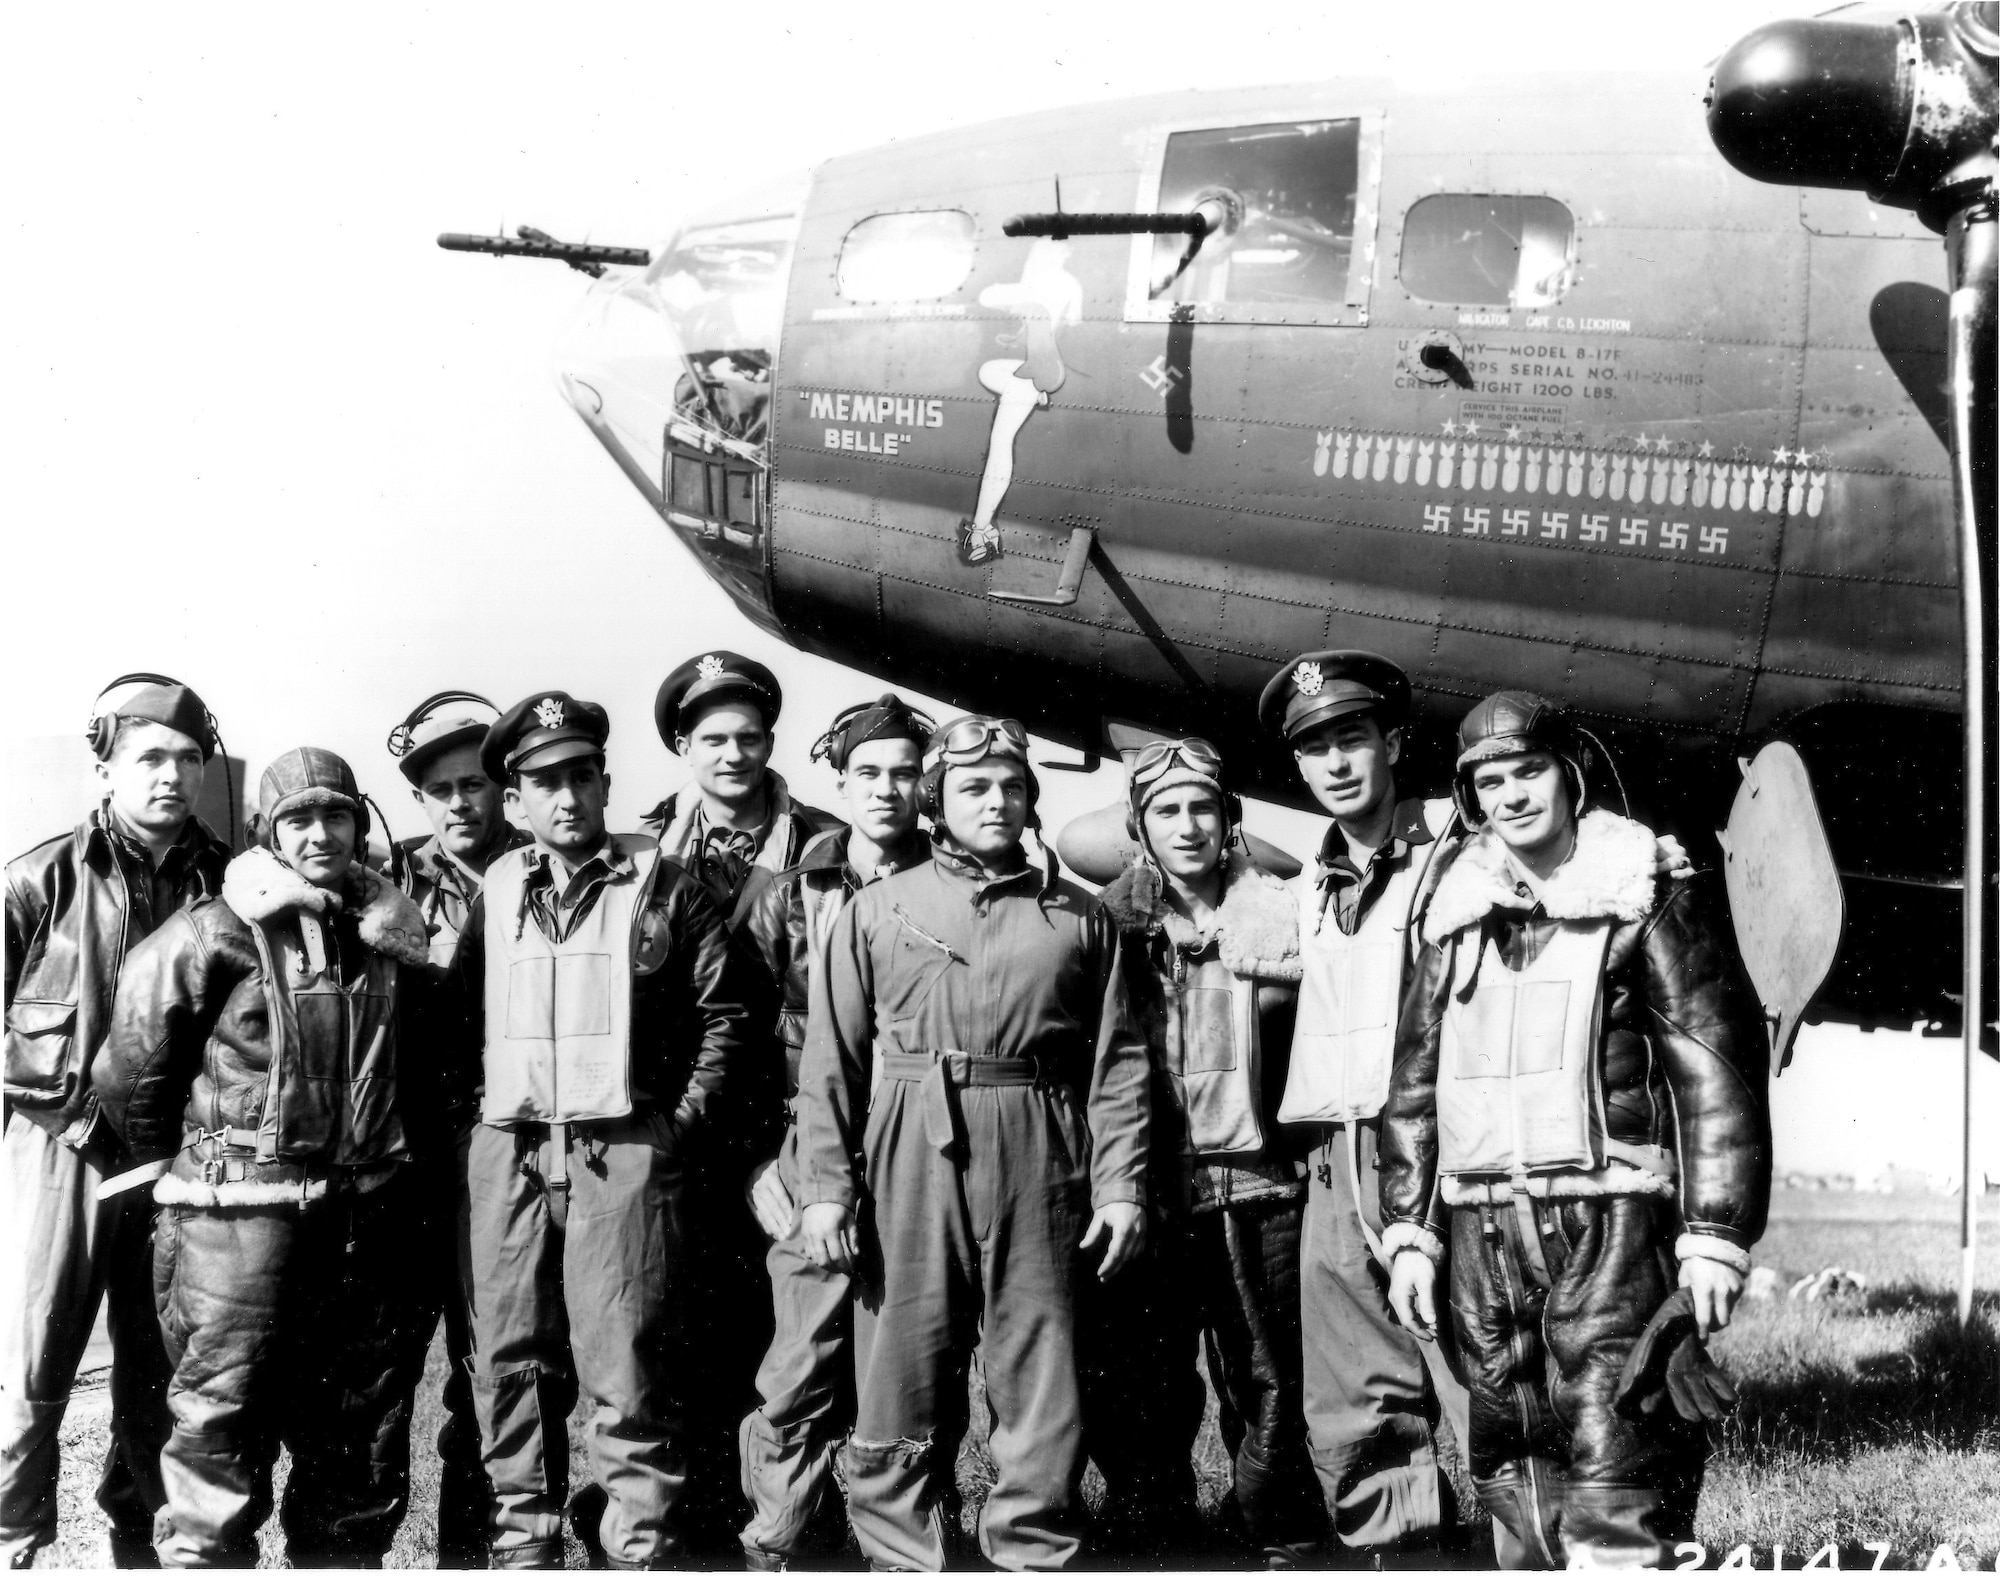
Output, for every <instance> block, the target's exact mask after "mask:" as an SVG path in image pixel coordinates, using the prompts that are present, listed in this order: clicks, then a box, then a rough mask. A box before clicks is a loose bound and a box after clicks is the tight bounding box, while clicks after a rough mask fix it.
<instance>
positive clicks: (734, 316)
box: [643, 213, 799, 444]
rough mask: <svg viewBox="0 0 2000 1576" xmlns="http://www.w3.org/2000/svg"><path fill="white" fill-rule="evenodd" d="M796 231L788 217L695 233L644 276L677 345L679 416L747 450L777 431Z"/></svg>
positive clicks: (700, 228) (687, 233)
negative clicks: (776, 395)
mask: <svg viewBox="0 0 2000 1576" xmlns="http://www.w3.org/2000/svg"><path fill="white" fill-rule="evenodd" d="M798 223H799V221H798V215H797V214H790V213H788V214H773V215H768V216H760V217H755V218H744V219H737V220H732V221H729V222H726V223H720V224H704V225H697V226H692V227H690V228H688V229H686V230H683V231H681V233H680V234H679V235H677V236H676V237H675V238H674V241H673V244H672V245H671V246H669V247H667V248H666V250H665V251H663V252H662V253H661V254H660V255H659V257H658V258H656V259H655V260H654V262H653V265H652V267H651V268H650V269H648V270H647V272H646V278H645V282H644V286H643V288H645V289H646V290H648V291H649V292H650V293H651V295H652V297H653V300H654V301H655V302H656V303H657V305H658V307H659V309H660V311H661V313H662V315H664V316H665V317H666V319H667V321H668V323H669V324H671V325H672V329H673V333H674V336H675V338H676V339H677V340H678V342H679V347H680V352H681V362H682V371H681V374H680V377H679V379H678V381H677V382H676V383H675V385H674V409H675V410H676V411H677V412H678V413H679V414H680V415H682V416H685V417H687V418H688V419H690V420H693V421H697V422H700V423H701V424H702V425H703V426H705V427H707V428H709V429H710V430H712V431H715V432H719V433H721V434H722V435H723V436H724V437H728V438H735V439H738V440H740V441H742V442H744V443H752V444H761V443H762V442H763V441H764V438H765V434H766V431H767V429H768V427H769V423H770V404H771V364H772V362H773V361H774V360H776V358H777V352H778V330H779V327H780V325H781V324H782V323H783V321H784V311H785V276H786V273H787V271H788V269H789V268H790V265H791V257H792V242H793V238H794V237H795V236H796V234H797V232H798Z"/></svg>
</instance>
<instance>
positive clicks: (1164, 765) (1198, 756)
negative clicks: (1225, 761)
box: [1132, 739, 1222, 788]
mask: <svg viewBox="0 0 2000 1576" xmlns="http://www.w3.org/2000/svg"><path fill="white" fill-rule="evenodd" d="M1176 764H1179V765H1181V766H1184V767H1185V768H1186V769H1187V770H1189V771H1192V772H1197V773H1199V774H1200V775H1201V776H1203V777H1207V778H1209V779H1211V780H1212V781H1215V782H1221V781H1222V755H1221V753H1220V752H1219V751H1218V750H1217V749H1216V747H1215V746H1214V745H1212V744H1210V743H1209V742H1208V740H1206V739H1155V740H1154V741H1153V742H1152V743H1151V744H1149V745H1147V746H1146V747H1145V748H1144V749H1143V750H1141V751H1140V752H1139V753H1138V755H1137V756H1136V757H1135V758H1134V759H1133V761H1132V786H1133V787H1135V788H1138V787H1142V786H1144V785H1145V784H1147V783H1150V782H1153V781H1154V780H1156V779H1157V778H1160V777H1164V776H1165V775H1166V774H1167V773H1168V772H1170V771H1172V770H1173V769H1174V767H1175V765H1176Z"/></svg>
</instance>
